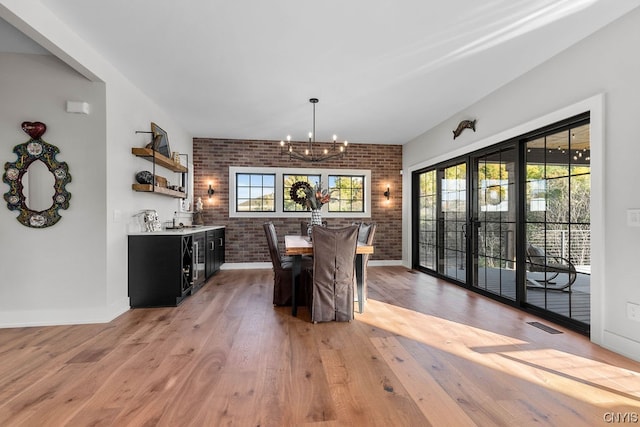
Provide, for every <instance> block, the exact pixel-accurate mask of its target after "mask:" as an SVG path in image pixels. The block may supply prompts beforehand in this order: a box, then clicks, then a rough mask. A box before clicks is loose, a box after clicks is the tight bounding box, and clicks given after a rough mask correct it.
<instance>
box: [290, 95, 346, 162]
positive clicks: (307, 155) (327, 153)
mask: <svg viewBox="0 0 640 427" xmlns="http://www.w3.org/2000/svg"><path fill="white" fill-rule="evenodd" d="M309 102H310V103H311V104H313V130H312V131H311V132H309V142H308V143H307V147H306V148H305V149H304V151H297V150H295V149H294V148H293V144H292V143H291V135H287V142H286V143H285V142H284V141H280V154H288V155H289V159H298V160H304V161H305V162H322V161H325V160H329V159H333V158H336V157H342V156H344V155H345V154H346V153H347V145H348V142H347V141H344V142H343V143H341V144H338V142H337V138H338V137H337V136H336V135H333V145H332V146H331V149H328V148H325V149H323V150H322V151H321V152H317V153H316V152H315V151H314V149H313V144H314V143H315V142H316V104H317V103H318V98H311V99H309ZM285 144H286V146H285Z"/></svg>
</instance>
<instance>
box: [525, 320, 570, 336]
mask: <svg viewBox="0 0 640 427" xmlns="http://www.w3.org/2000/svg"><path fill="white" fill-rule="evenodd" d="M527 323H528V324H530V325H531V326H535V327H536V328H539V329H542V330H543V331H545V332H549V333H550V334H561V333H562V331H559V330H557V329H553V328H552V327H551V326H547V325H544V324H542V323H540V322H527Z"/></svg>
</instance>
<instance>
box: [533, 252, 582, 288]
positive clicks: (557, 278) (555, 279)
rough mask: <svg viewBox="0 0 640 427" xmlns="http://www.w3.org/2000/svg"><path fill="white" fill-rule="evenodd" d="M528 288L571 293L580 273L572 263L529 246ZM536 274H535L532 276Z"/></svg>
mask: <svg viewBox="0 0 640 427" xmlns="http://www.w3.org/2000/svg"><path fill="white" fill-rule="evenodd" d="M526 267H527V287H528V288H543V289H549V290H556V291H568V292H571V285H573V283H574V282H575V281H576V278H577V277H578V273H577V272H576V267H575V266H574V265H573V263H572V262H571V261H569V260H568V259H566V258H562V257H559V256H555V255H549V254H548V253H546V252H545V251H544V250H543V249H542V248H539V247H537V246H534V245H532V244H530V243H528V244H527V261H526ZM530 273H535V274H530Z"/></svg>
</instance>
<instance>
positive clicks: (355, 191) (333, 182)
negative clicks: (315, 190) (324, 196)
mask: <svg viewBox="0 0 640 427" xmlns="http://www.w3.org/2000/svg"><path fill="white" fill-rule="evenodd" d="M364 181H365V179H364V176H363V175H329V191H330V192H331V201H330V202H329V212H364V190H365V187H364Z"/></svg>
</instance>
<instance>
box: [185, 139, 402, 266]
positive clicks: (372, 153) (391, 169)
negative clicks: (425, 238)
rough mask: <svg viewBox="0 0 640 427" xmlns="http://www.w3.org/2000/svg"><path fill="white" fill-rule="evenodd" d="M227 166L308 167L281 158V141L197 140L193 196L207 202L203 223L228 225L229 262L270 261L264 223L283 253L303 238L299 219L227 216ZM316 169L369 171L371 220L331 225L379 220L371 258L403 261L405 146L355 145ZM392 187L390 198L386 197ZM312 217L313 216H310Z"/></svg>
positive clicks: (345, 220) (333, 220) (339, 220)
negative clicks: (293, 238)
mask: <svg viewBox="0 0 640 427" xmlns="http://www.w3.org/2000/svg"><path fill="white" fill-rule="evenodd" d="M229 166H256V167H283V168H284V167H286V168H295V167H300V168H309V167H311V165H310V164H309V163H306V162H303V161H300V160H289V158H288V157H287V156H285V155H280V146H279V141H245V140H228V139H217V138H194V140H193V170H194V193H193V194H194V196H195V197H202V200H203V202H204V212H203V217H204V223H205V224H207V225H226V227H227V228H226V262H268V261H270V259H269V252H268V249H267V243H266V238H265V235H264V230H263V228H262V224H263V223H264V222H266V221H273V223H274V224H275V226H276V230H277V232H278V237H279V240H280V245H281V249H282V244H283V243H282V242H283V240H284V238H283V236H284V235H285V234H300V221H301V219H300V218H276V217H274V218H229ZM313 166H314V167H321V168H326V169H370V170H371V184H372V187H371V189H372V200H371V218H370V219H369V218H328V219H327V220H328V221H329V226H330V227H339V226H346V225H350V224H351V223H352V222H354V221H357V222H359V221H364V222H376V223H377V224H378V229H377V232H376V236H375V242H374V244H375V254H374V255H373V256H372V258H371V259H372V260H399V259H401V258H402V177H401V175H400V170H401V169H402V146H401V145H382V144H351V145H349V152H348V154H347V155H346V156H345V157H344V158H342V159H333V160H329V161H326V162H322V163H321V164H317V165H316V164H314V165H313ZM209 181H211V182H212V183H213V188H214V189H215V194H214V196H213V199H212V200H213V203H212V204H209V203H208V196H207V188H208V182H209ZM387 184H389V185H390V187H391V200H390V201H387V200H386V198H385V197H384V196H383V194H382V193H384V191H385V190H386V185H387ZM309 217H311V214H309Z"/></svg>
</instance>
